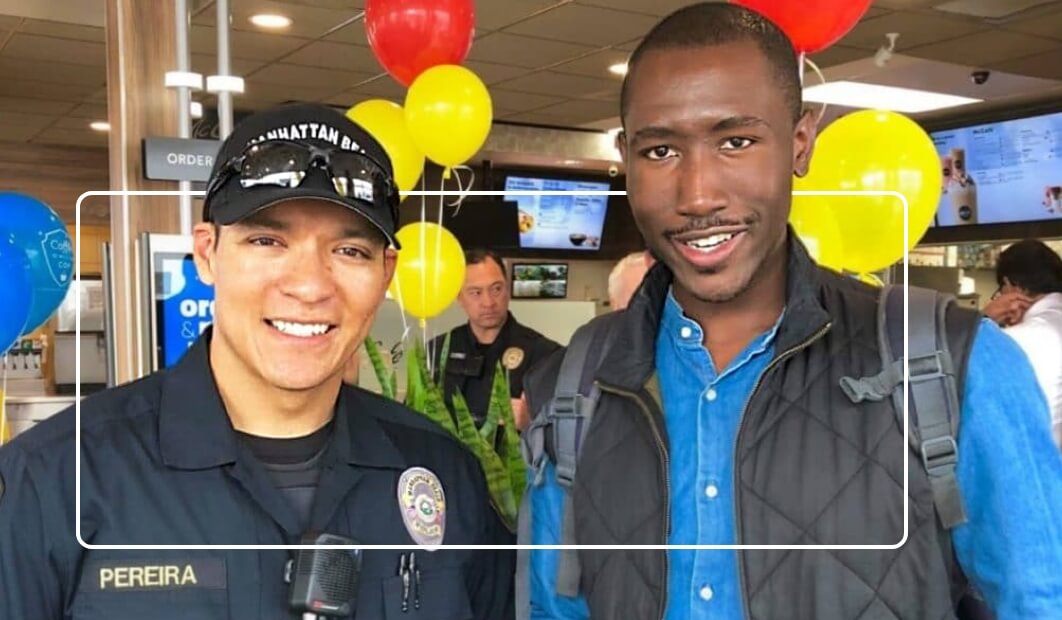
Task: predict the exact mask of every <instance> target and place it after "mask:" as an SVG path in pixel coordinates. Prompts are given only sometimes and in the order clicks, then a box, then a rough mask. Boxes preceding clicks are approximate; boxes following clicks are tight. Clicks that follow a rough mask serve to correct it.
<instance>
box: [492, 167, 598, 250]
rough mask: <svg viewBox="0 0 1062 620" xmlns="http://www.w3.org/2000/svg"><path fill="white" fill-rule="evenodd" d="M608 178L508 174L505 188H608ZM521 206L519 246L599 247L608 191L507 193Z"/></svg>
mask: <svg viewBox="0 0 1062 620" xmlns="http://www.w3.org/2000/svg"><path fill="white" fill-rule="evenodd" d="M608 190H609V184H608V183H606V182H594V181H574V180H565V179H549V178H532V177H515V176H511V177H507V178H506V179H505V191H507V192H512V191H557V192H575V191H578V192H607V191H608ZM505 199H506V200H513V201H516V203H517V205H518V208H519V216H518V221H519V226H520V247H522V248H536V249H549V250H597V249H599V248H600V247H601V231H602V230H603V229H604V225H605V212H606V209H607V208H608V195H607V194H605V193H594V194H583V195H576V194H558V195H548V196H528V195H519V194H507V195H506V196H505Z"/></svg>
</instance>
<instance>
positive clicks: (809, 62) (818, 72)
mask: <svg viewBox="0 0 1062 620" xmlns="http://www.w3.org/2000/svg"><path fill="white" fill-rule="evenodd" d="M804 63H807V65H808V66H809V67H811V69H812V71H814V72H815V75H818V76H819V80H820V81H819V83H820V84H825V83H826V76H825V75H823V74H822V71H821V70H820V69H819V66H818V65H816V64H815V62H814V61H813V60H811V59H810V58H804V62H803V63H800V75H801V79H800V83H801V84H803V83H804V79H803V75H804ZM828 107H829V106H828V105H826V104H825V103H824V104H822V108H820V109H819V118H818V120H817V121H815V125H821V124H822V118H823V117H824V116H826V108H828Z"/></svg>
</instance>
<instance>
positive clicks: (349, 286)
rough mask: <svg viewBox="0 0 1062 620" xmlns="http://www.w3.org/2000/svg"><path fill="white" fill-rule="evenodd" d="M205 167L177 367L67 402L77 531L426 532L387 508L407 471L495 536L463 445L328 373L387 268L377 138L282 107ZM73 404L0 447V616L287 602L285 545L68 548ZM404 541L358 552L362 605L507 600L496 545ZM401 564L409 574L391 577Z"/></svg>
mask: <svg viewBox="0 0 1062 620" xmlns="http://www.w3.org/2000/svg"><path fill="white" fill-rule="evenodd" d="M255 143H256V145H255V146H253V147H252V146H251V145H252V144H255ZM311 145H312V146H314V147H316V148H317V149H320V150H313V151H312V153H311V151H309V150H307V147H309V146H311ZM241 155H242V156H244V157H243V158H240V156H241ZM324 164H327V167H325V166H324ZM328 171H330V173H331V174H329V172H328ZM291 172H293V173H294V174H289V173H291ZM303 173H305V176H304V177H303ZM213 176H214V178H215V179H220V181H221V183H220V184H218V183H212V184H211V188H210V189H211V190H214V189H216V190H217V191H216V192H214V193H210V194H209V195H208V198H207V203H206V213H205V216H206V217H205V219H206V220H207V223H205V224H200V225H198V226H196V228H195V233H194V241H195V260H196V264H197V267H198V270H199V274H200V277H201V278H202V279H203V280H204V281H205V282H207V283H210V284H213V285H214V286H215V288H216V312H215V317H216V321H215V324H214V326H213V328H212V329H211V330H210V331H207V332H206V333H205V334H204V335H203V337H202V338H200V340H199V341H198V342H197V343H196V344H195V346H194V347H193V348H192V349H190V350H189V352H188V353H187V354H186V355H185V357H184V358H183V360H182V361H181V362H180V363H179V364H178V365H177V366H176V367H174V368H172V369H170V370H166V371H162V372H158V373H155V374H153V375H150V376H148V377H147V378H145V379H142V380H140V381H137V382H135V383H132V384H129V385H125V386H122V387H118V388H116V389H112V390H108V391H105V392H103V393H100V394H98V395H95V396H93V397H90V398H88V399H87V400H85V401H84V402H83V403H82V406H81V447H80V451H81V472H80V473H81V476H80V478H81V480H80V485H81V497H80V507H81V513H80V517H81V520H80V526H81V527H80V536H81V538H82V539H83V540H84V542H85V543H88V544H92V545H252V546H257V545H290V544H296V543H298V542H300V538H301V535H302V534H303V533H304V532H306V531H308V530H316V531H324V532H328V533H332V534H336V535H340V536H344V537H347V538H350V539H353V540H354V541H356V542H357V543H360V544H402V545H411V544H417V543H420V544H434V543H433V542H430V540H429V542H427V543H425V542H424V540H415V539H414V538H413V536H414V534H416V533H418V532H419V533H421V534H423V533H424V532H428V533H429V535H430V531H429V530H428V529H426V528H425V526H424V523H421V522H419V521H417V518H416V515H413V514H412V513H407V510H406V509H405V508H404V507H400V506H399V498H400V497H401V496H402V493H401V490H400V489H399V480H400V478H401V477H403V474H404V472H407V471H408V470H409V468H412V467H423V468H426V469H428V470H430V471H431V472H433V473H434V475H435V477H436V478H435V481H436V482H430V483H429V484H428V485H427V487H438V486H441V488H442V490H443V492H444V493H445V502H444V504H445V505H444V506H443V505H440V504H439V502H434V508H436V509H439V510H440V511H444V514H445V534H444V538H443V543H444V544H482V543H484V542H485V541H491V540H494V539H496V537H497V535H496V532H495V529H496V528H497V527H500V525H498V521H497V519H496V517H495V515H494V513H493V512H492V510H491V508H490V505H489V502H488V496H487V491H486V487H485V484H484V482H483V476H482V473H481V471H480V469H479V468H478V466H477V463H476V461H475V460H474V459H473V458H472V457H471V456H470V455H469V454H468V453H467V452H466V451H464V450H463V449H462V448H461V447H459V445H458V444H457V443H455V442H453V441H451V440H450V439H449V438H448V437H446V436H445V435H444V434H443V432H442V431H440V430H439V429H437V428H436V427H435V426H434V425H433V424H431V423H429V422H427V421H425V420H424V419H423V418H422V417H421V416H419V415H418V414H416V413H414V412H412V411H410V410H408V409H406V408H404V407H402V406H401V405H399V404H397V403H394V402H392V401H389V400H385V399H383V398H380V397H377V396H375V395H373V394H370V393H367V392H364V391H361V390H359V389H357V388H352V387H347V386H341V379H342V377H341V375H342V370H343V367H344V364H345V362H346V361H347V360H349V359H350V357H351V355H352V354H353V353H354V351H355V349H356V348H357V347H358V346H359V345H360V343H361V342H362V340H363V339H364V338H365V336H366V332H367V331H368V329H369V327H370V325H371V324H372V320H373V317H374V315H375V313H376V310H377V306H378V305H379V303H380V302H381V300H382V299H383V296H384V291H385V290H386V288H387V284H388V282H389V280H390V278H391V275H392V273H393V270H394V264H395V256H396V254H395V251H394V249H391V248H389V247H388V243H391V244H393V243H394V237H393V235H394V228H395V210H396V208H397V197H396V195H395V193H394V189H393V184H392V183H391V181H390V178H391V167H390V162H389V161H388V159H387V157H386V154H385V153H384V151H383V149H382V148H381V147H380V145H379V144H377V143H376V142H374V141H373V140H372V139H371V138H370V137H369V136H368V134H366V133H365V132H364V131H363V130H362V129H361V128H360V127H358V126H357V125H354V124H353V123H351V122H350V121H348V120H347V119H346V118H345V117H344V116H343V115H342V114H339V113H338V112H335V111H334V110H331V109H329V108H326V107H323V106H318V105H299V106H289V107H284V108H278V109H275V110H271V111H267V112H263V113H259V114H257V115H254V116H252V117H250V118H248V119H247V120H246V121H245V122H243V123H242V124H241V125H240V126H239V127H237V129H236V131H235V133H233V134H232V136H230V138H229V139H228V140H227V141H226V142H225V144H224V145H223V148H222V151H221V153H220V154H219V158H218V164H217V165H216V166H215V170H214V174H213ZM255 182H257V185H255V184H254V183H255ZM277 183H287V184H288V186H285V187H280V186H278V185H277ZM290 185H297V187H290ZM341 194H342V196H346V197H341ZM74 419H75V418H74V411H73V410H67V411H65V412H63V413H60V414H59V415H57V416H56V417H54V418H52V419H50V420H48V421H46V422H44V423H42V424H40V425H39V426H37V427H36V428H34V429H32V430H30V431H29V432H27V433H25V434H23V435H22V436H20V437H18V438H17V439H16V440H15V441H14V442H13V443H11V444H9V445H7V446H5V447H4V448H3V449H2V450H0V476H2V477H3V480H4V482H5V483H6V493H4V494H3V496H2V497H0V618H3V619H5V620H28V619H59V618H109V619H125V618H128V619H131V620H143V619H144V618H151V619H152V620H165V619H168V618H196V619H201V620H202V619H206V620H209V619H214V618H218V619H220V618H240V619H244V618H252V619H256V620H257V619H280V618H285V619H287V618H291V617H293V615H292V612H290V611H289V610H288V605H287V602H286V601H287V591H288V586H287V585H286V584H285V582H284V580H283V573H284V567H285V563H286V562H287V560H288V559H289V557H290V555H289V553H290V552H289V551H288V550H283V549H280V550H186V549H179V550H178V549H170V550H150V549H145V550H87V549H85V548H84V547H82V546H81V545H80V544H79V541H78V540H77V539H76V538H75V532H74V523H75V456H74V455H75V442H74ZM429 480H430V478H429ZM427 487H425V488H427ZM0 488H3V487H0ZM429 490H433V489H429ZM418 506H419V504H418ZM404 515H407V516H405V517H404ZM414 553H415V558H410V555H409V552H408V551H406V552H404V553H402V552H399V551H374V550H369V551H365V552H364V565H363V568H362V573H361V577H360V582H359V584H360V585H359V587H358V600H357V605H356V617H357V618H358V620H365V619H378V618H379V619H382V618H388V619H393V618H403V619H408V620H413V619H414V618H432V619H435V620H465V619H467V618H477V619H482V620H495V619H497V618H504V617H507V616H508V615H509V613H511V611H510V610H511V607H509V605H511V603H510V602H509V600H508V593H509V591H510V585H511V582H512V566H510V565H505V563H507V562H509V561H510V559H511V555H510V554H500V553H496V552H492V551H460V550H451V551H448V550H440V551H435V552H433V553H429V552H426V551H423V552H422V551H416V552H414ZM411 559H412V560H414V562H415V566H416V572H413V573H412V574H411V576H412V577H414V579H411V580H410V581H411V584H412V585H411V587H410V588H408V589H407V588H404V587H403V579H402V578H401V577H399V570H400V568H401V566H402V564H403V560H404V563H405V565H406V566H407V570H408V567H409V566H410V560H411ZM404 601H405V605H404V606H405V607H406V609H405V610H404V611H403V602H404Z"/></svg>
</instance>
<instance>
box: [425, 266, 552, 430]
mask: <svg viewBox="0 0 1062 620" xmlns="http://www.w3.org/2000/svg"><path fill="white" fill-rule="evenodd" d="M465 265H466V271H465V282H464V285H463V286H462V287H461V292H460V293H459V294H458V296H457V301H458V303H460V304H461V307H462V308H463V309H464V311H465V314H466V315H467V316H468V323H466V324H464V325H461V326H459V327H455V328H454V329H453V330H452V331H451V332H450V348H449V353H448V354H447V358H446V362H445V364H440V362H439V358H440V356H441V355H442V350H443V342H444V340H445V336H440V337H438V338H436V339H435V340H433V341H432V347H433V355H434V356H435V368H437V369H439V371H440V372H441V373H442V376H443V381H444V388H445V392H446V403H447V405H448V406H450V407H451V409H452V408H453V400H452V398H453V394H454V392H460V393H461V394H462V395H463V396H464V398H465V402H467V403H468V408H469V410H470V411H471V413H472V417H473V418H474V419H475V421H476V425H477V426H480V425H482V423H483V420H484V418H486V416H487V407H488V405H489V404H490V393H491V386H492V385H493V382H494V371H495V369H496V368H497V365H498V363H499V362H500V363H501V365H502V368H503V369H504V370H505V371H506V372H507V373H508V374H509V395H510V397H511V398H512V401H511V402H512V406H513V417H514V418H515V421H516V427H517V428H518V429H522V428H523V427H524V426H526V424H527V411H526V405H525V403H524V401H523V399H522V398H521V396H522V394H523V392H524V388H523V382H524V373H526V372H527V370H528V369H529V368H531V367H532V366H534V364H535V363H536V362H538V361H539V360H541V359H543V358H545V357H546V356H548V355H549V354H550V353H552V352H553V351H556V350H557V349H558V348H560V345H559V344H557V343H556V342H553V341H552V340H550V339H549V338H546V337H545V336H543V335H542V334H540V333H538V332H536V331H535V330H533V329H531V328H529V327H525V326H524V325H521V324H520V323H518V322H517V321H516V319H515V318H513V315H512V313H511V312H509V279H508V277H507V274H506V270H505V263H504V262H502V259H501V257H500V256H498V255H497V254H495V253H494V252H491V251H490V250H482V249H472V250H468V251H466V252H465Z"/></svg>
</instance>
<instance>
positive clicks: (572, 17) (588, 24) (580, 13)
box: [505, 3, 657, 46]
mask: <svg viewBox="0 0 1062 620" xmlns="http://www.w3.org/2000/svg"><path fill="white" fill-rule="evenodd" d="M656 22H657V18H655V17H651V16H648V15H642V14H640V13H630V12H627V11H614V10H612V9H602V8H598V7H593V6H583V5H581V4H574V3H572V4H566V5H564V6H561V7H558V8H556V9H553V10H552V11H547V12H545V13H542V14H541V15H538V16H536V17H532V18H531V19H528V20H526V21H522V22H520V23H519V24H516V25H515V26H510V27H508V28H506V29H505V32H508V33H510V34H521V35H526V36H532V37H539V38H542V39H552V40H558V41H565V42H567V43H578V44H581V45H593V46H601V45H612V44H614V43H622V42H624V41H629V40H630V39H632V38H633V37H637V36H639V35H642V34H644V33H645V32H647V31H648V30H649V29H650V28H652V27H653V24H655V23H656Z"/></svg>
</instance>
